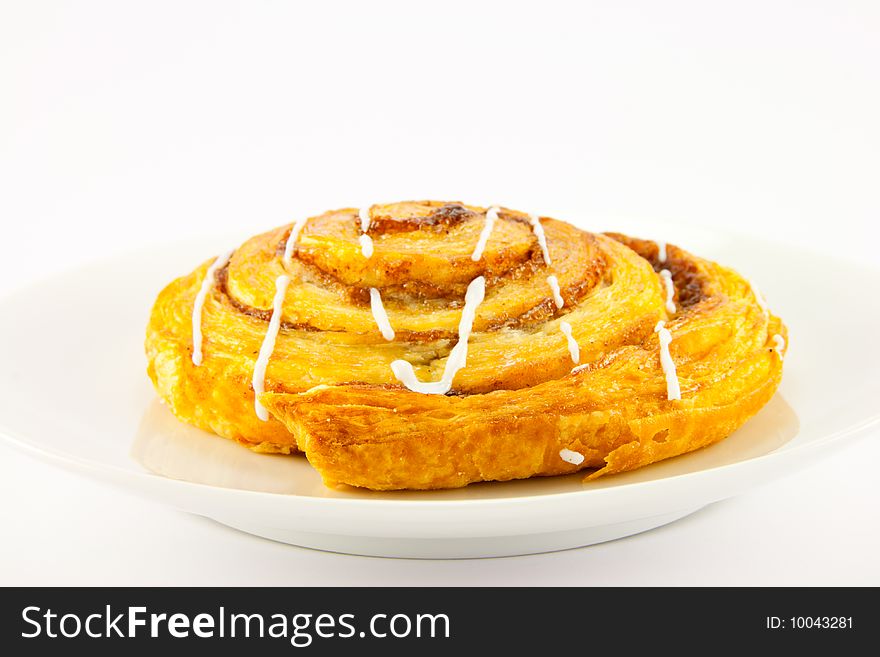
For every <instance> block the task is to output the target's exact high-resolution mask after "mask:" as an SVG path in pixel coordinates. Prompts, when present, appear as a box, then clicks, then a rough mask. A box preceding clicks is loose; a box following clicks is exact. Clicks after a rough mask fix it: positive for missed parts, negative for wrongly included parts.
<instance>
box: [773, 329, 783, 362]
mask: <svg viewBox="0 0 880 657" xmlns="http://www.w3.org/2000/svg"><path fill="white" fill-rule="evenodd" d="M773 344H774V345H775V346H776V353H777V354H778V355H779V360H785V353H784V352H785V338H783V337H782V336H781V335H779V334H778V333H777V334H776V335H774V336H773Z"/></svg>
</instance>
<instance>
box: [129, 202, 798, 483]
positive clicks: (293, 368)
mask: <svg viewBox="0 0 880 657" xmlns="http://www.w3.org/2000/svg"><path fill="white" fill-rule="evenodd" d="M787 344H788V335H787V332H786V328H785V326H784V325H783V324H782V322H781V320H780V319H779V318H778V317H776V316H775V315H773V314H772V313H771V312H770V310H769V309H768V307H767V305H766V302H765V301H764V299H763V297H762V296H761V294H760V292H759V291H758V290H757V289H756V288H754V287H753V286H752V284H751V283H750V282H749V281H747V280H746V279H745V278H743V277H742V276H740V275H739V274H737V273H736V272H735V271H733V270H731V269H729V268H726V267H723V266H721V265H718V264H715V263H713V262H710V261H708V260H704V259H702V258H699V257H697V256H695V255H692V254H690V253H688V252H687V251H685V250H683V249H681V248H679V247H677V246H674V245H672V244H669V245H667V244H666V243H664V242H653V241H649V240H643V239H636V238H633V237H628V236H625V235H621V234H619V233H604V234H596V233H590V232H586V231H583V230H580V229H578V228H575V227H574V226H572V225H570V224H568V223H565V222H563V221H559V220H556V219H551V218H549V217H539V216H536V215H532V214H528V213H524V212H519V211H515V210H511V209H508V208H503V207H498V206H492V207H487V208H484V207H477V206H471V205H465V204H462V203H451V202H449V203H447V202H437V201H420V202H403V203H391V204H384V205H373V206H370V207H367V208H344V209H341V210H335V211H331V212H327V213H324V214H321V215H318V216H315V217H309V218H302V219H299V220H297V221H296V222H294V223H293V224H291V225H287V226H282V227H279V228H276V229H274V230H270V231H268V232H266V233H263V234H261V235H258V236H256V237H253V238H251V239H249V240H248V241H246V242H245V243H244V244H242V245H240V246H238V247H236V248H234V249H233V250H232V251H230V252H229V253H225V254H222V255H220V256H215V257H213V258H211V259H209V260H206V261H205V262H204V263H202V264H201V265H200V266H199V267H198V268H196V270H195V271H193V272H192V273H190V274H188V275H186V276H183V277H181V278H179V279H177V280H175V281H174V282H172V283H171V284H170V285H168V286H167V287H166V288H165V289H164V290H163V291H162V292H161V293H160V294H159V297H158V299H157V300H156V302H155V305H154V307H153V310H152V314H151V317H150V322H149V326H148V329H147V339H146V352H147V357H148V361H149V366H148V372H149V375H150V377H151V379H152V380H153V383H154V385H155V387H156V390H157V391H158V393H159V395H161V397H162V398H163V399H164V400H165V401H166V402H167V404H168V406H169V407H170V409H171V410H172V412H173V413H174V414H175V415H176V416H177V417H178V418H179V419H181V420H183V421H184V422H188V423H190V424H193V425H195V426H198V427H201V428H203V429H207V430H208V431H211V432H213V433H216V434H218V435H220V436H224V437H226V438H231V439H233V440H236V441H238V442H240V443H241V444H243V445H245V446H247V447H250V448H251V449H254V450H256V451H260V452H281V453H285V454H289V453H294V452H304V453H305V455H306V457H307V458H308V460H309V462H310V463H311V464H312V465H313V466H314V467H315V468H316V469H317V470H318V471H319V472H320V474H321V475H322V477H323V478H324V480H325V482H327V483H328V484H336V483H342V484H349V485H352V486H359V487H364V488H370V489H376V490H390V489H433V488H450V487H458V486H464V485H467V484H469V483H472V482H477V481H492V480H508V479H517V478H526V477H533V476H540V475H557V474H566V473H572V472H576V471H579V470H584V471H586V474H587V476H588V478H595V477H599V476H603V475H606V474H611V473H616V472H621V471H624V470H631V469H633V468H638V467H640V466H643V465H647V464H649V463H653V462H655V461H659V460H661V459H666V458H669V457H673V456H676V455H679V454H683V453H685V452H689V451H691V450H695V449H698V448H700V447H703V446H706V445H709V444H711V443H713V442H716V441H718V440H720V439H722V438H724V437H725V436H728V435H729V434H730V433H731V432H733V431H734V430H735V429H736V428H737V427H739V426H740V425H741V424H742V423H743V422H745V421H746V420H747V419H748V418H750V417H751V416H752V415H754V414H755V413H756V412H757V411H758V410H759V409H760V408H761V407H762V406H763V405H764V404H766V403H767V401H768V400H769V399H770V398H771V397H772V395H773V393H774V391H775V390H776V387H777V386H778V384H779V381H780V378H781V376H782V366H783V356H784V351H785V349H786V345H787Z"/></svg>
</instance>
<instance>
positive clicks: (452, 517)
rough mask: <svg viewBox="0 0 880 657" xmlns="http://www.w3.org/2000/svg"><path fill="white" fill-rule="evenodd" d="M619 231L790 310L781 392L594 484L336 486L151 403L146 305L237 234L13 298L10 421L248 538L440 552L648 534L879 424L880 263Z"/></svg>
mask: <svg viewBox="0 0 880 657" xmlns="http://www.w3.org/2000/svg"><path fill="white" fill-rule="evenodd" d="M610 227H612V228H614V229H623V230H627V231H630V232H632V234H635V235H640V236H644V237H651V236H654V235H656V236H661V235H662V236H666V237H667V238H668V240H669V241H671V242H674V243H677V244H680V245H682V246H684V247H685V248H688V249H690V250H692V251H694V252H695V253H698V254H700V255H704V256H706V257H709V258H714V259H716V260H718V261H720V262H722V263H725V264H728V265H731V266H734V267H736V268H738V269H740V270H741V271H742V272H743V273H745V274H746V275H748V276H749V277H751V278H753V279H754V280H756V281H759V282H760V283H761V287H762V288H763V291H764V293H765V295H766V296H767V298H768V299H769V302H770V305H771V306H772V308H773V309H774V311H776V312H778V313H779V314H780V315H781V316H782V317H783V318H784V320H785V321H786V322H787V324H788V326H789V330H790V335H791V345H790V349H789V351H788V354H787V356H786V367H785V376H784V379H783V383H782V386H781V388H780V392H779V393H778V394H777V395H776V397H775V398H774V399H773V400H772V401H771V402H770V404H769V405H768V406H767V407H766V408H765V409H763V410H762V411H761V412H760V413H759V414H758V415H757V416H756V417H755V418H753V419H752V420H751V421H750V422H749V423H747V424H746V426H745V427H743V428H742V429H741V430H740V431H738V432H737V433H736V434H734V435H733V436H731V437H730V438H728V439H727V440H724V441H722V442H721V443H718V444H717V445H714V446H712V447H709V448H707V449H704V450H701V451H698V452H695V453H692V454H688V455H685V456H682V457H679V458H676V459H671V460H668V461H665V462H662V463H658V464H655V465H652V466H649V467H647V468H643V469H641V470H638V471H635V472H630V473H624V474H621V475H616V476H609V477H606V478H604V479H600V480H599V481H596V482H593V483H589V484H584V483H582V477H581V476H579V475H575V476H569V477H557V478H545V479H532V480H528V481H519V482H509V483H487V484H477V485H473V486H469V487H467V488H464V489H460V490H454V491H437V492H399V493H371V492H368V491H358V490H354V489H347V490H337V489H333V490H331V489H328V488H326V487H324V486H323V485H322V484H321V481H320V478H319V477H318V475H317V474H316V473H315V472H314V470H313V469H312V468H311V467H310V466H309V465H308V463H307V462H306V461H305V459H304V458H302V457H296V456H294V457H283V456H262V455H257V454H253V453H251V452H249V451H248V450H246V449H244V448H241V447H238V446H237V445H235V444H233V443H232V442H230V441H226V440H223V439H221V438H217V437H214V436H212V435H209V434H207V433H204V432H202V431H199V430H197V429H193V428H191V427H189V426H187V425H184V424H181V423H179V422H178V421H177V420H175V419H174V418H173V417H172V416H171V415H170V413H169V412H168V411H167V409H165V408H164V407H163V406H162V405H160V404H159V403H158V402H157V401H156V398H155V395H154V393H153V390H152V387H151V385H150V383H149V381H148V379H147V376H146V374H145V367H146V362H145V358H144V355H143V347H142V343H143V336H144V328H145V326H146V321H147V316H148V312H149V308H150V306H151V305H152V301H153V299H154V297H155V295H156V293H157V292H158V291H159V289H160V288H161V287H162V286H163V285H164V284H165V283H167V282H168V281H170V280H171V279H172V278H173V277H175V276H177V275H179V274H182V273H185V272H188V271H190V270H191V269H192V268H193V267H194V266H195V265H196V264H197V263H198V262H201V261H203V260H204V259H205V258H207V257H209V256H210V255H211V254H213V253H215V252H218V251H220V250H221V247H222V246H226V245H225V244H222V243H219V242H216V241H214V242H213V243H208V242H202V243H201V244H199V245H193V244H190V245H178V246H175V247H169V248H165V249H153V250H149V251H143V252H139V253H136V254H132V255H129V256H126V257H120V258H117V259H114V260H108V261H106V262H102V263H100V264H95V265H93V266H90V267H88V268H84V269H80V270H77V271H74V272H70V273H68V274H66V275H64V276H60V277H57V278H54V279H52V280H49V281H46V282H44V283H41V284H39V285H36V286H33V287H31V288H28V289H25V290H23V291H21V292H19V293H17V294H15V295H13V296H11V297H8V298H6V299H5V300H3V301H2V302H0V317H2V318H3V322H2V325H0V363H2V370H0V433H2V435H3V436H5V437H6V438H7V439H8V440H10V441H11V442H12V443H13V444H15V445H17V446H19V447H21V448H23V449H25V450H26V451H28V452H30V453H31V454H34V455H36V456H38V457H40V458H42V459H44V460H47V461H51V462H53V463H56V464H58V465H61V466H64V467H66V468H69V469H73V470H78V471H80V472H83V473H86V474H89V475H91V476H94V477H97V478H100V479H103V480H105V481H109V482H113V483H115V484H118V485H121V486H124V487H126V488H128V489H131V490H134V491H137V492H139V493H141V494H143V495H145V496H148V497H151V498H155V499H158V500H161V501H164V502H167V503H168V504H170V505H172V506H174V507H177V508H179V509H183V510H186V511H189V512H192V513H196V514H199V515H203V516H207V517H209V518H213V519H215V520H217V521H219V522H221V523H224V524H226V525H229V526H232V527H235V528H238V529H242V530H244V531H247V532H251V533H253V534H258V535H261V536H265V537H268V538H272V539H276V540H279V541H284V542H287V543H293V544H296V545H302V546H307V547H314V548H320V549H325V550H333V551H338V552H348V553H355V554H368V555H381V556H402V557H427V558H430V557H484V556H504V555H514V554H525V553H532V552H544V551H550V550H559V549H564V548H570V547H576V546H582V545H589V544H592V543H597V542H601V541H607V540H610V539H613V538H618V537H621V536H626V535H629V534H634V533H637V532H641V531H644V530H647V529H651V528H653V527H657V526H659V525H662V524H665V523H668V522H671V521H673V520H676V519H678V518H680V517H682V516H685V515H687V514H689V513H692V512H694V511H696V510H697V509H699V508H701V507H703V506H705V505H707V504H709V503H711V502H714V501H717V500H720V499H723V498H726V497H729V496H732V495H735V494H737V493H739V492H742V491H744V490H746V489H750V488H753V487H754V486H756V485H759V484H761V483H764V482H766V481H769V480H771V479H774V478H777V477H780V476H782V475H785V474H787V473H790V472H793V471H795V470H796V469H798V468H801V467H803V466H805V465H807V464H809V463H812V462H814V461H816V460H817V459H820V458H822V457H824V456H825V455H826V454H828V453H829V452H831V451H832V450H835V449H838V448H839V447H840V446H841V445H843V444H845V443H846V442H848V439H851V438H853V437H855V436H858V435H863V434H864V433H865V431H866V430H867V429H869V428H870V427H871V426H873V425H876V424H877V423H878V420H880V408H878V407H880V402H878V400H880V349H878V340H877V337H876V332H877V329H878V327H880V311H878V304H877V301H876V299H877V298H878V295H877V292H876V291H877V290H878V289H880V273H878V272H877V271H875V270H872V269H868V268H865V267H862V266H857V265H853V264H849V263H846V262H843V261H836V260H830V259H828V258H827V257H825V256H818V255H815V254H811V253H805V252H799V251H793V250H791V249H787V248H786V247H782V246H779V245H772V244H768V243H765V242H761V241H757V240H754V239H749V238H745V237H737V236H731V235H719V234H718V233H715V232H708V231H703V230H700V229H695V228H693V227H689V228H684V227H681V226H675V225H660V224H657V223H652V224H650V225H645V224H641V225H639V224H638V223H636V222H624V225H621V222H615V223H614V225H613V226H610ZM817 485H821V482H817Z"/></svg>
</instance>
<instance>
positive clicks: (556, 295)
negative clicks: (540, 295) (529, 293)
mask: <svg viewBox="0 0 880 657" xmlns="http://www.w3.org/2000/svg"><path fill="white" fill-rule="evenodd" d="M547 284H548V285H549V286H550V289H551V290H553V301H554V302H555V303H556V308H557V309H561V308H562V306H564V305H565V301H563V299H562V294H561V292H560V290H559V279H558V278H556V276H554V275H553V274H550V275H549V276H548V277H547Z"/></svg>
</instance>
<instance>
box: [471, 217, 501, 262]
mask: <svg viewBox="0 0 880 657" xmlns="http://www.w3.org/2000/svg"><path fill="white" fill-rule="evenodd" d="M496 221H498V207H497V206H494V205H493V206H492V207H491V208H489V209H488V210H487V211H486V223H485V224H483V230H482V232H481V233H480V239H479V240H477V245H476V246H475V247H474V252H473V253H472V254H471V260H473V261H474V262H477V261H478V260H479V259H480V258H482V257H483V250H484V249H485V248H486V242H488V241H489V235H490V234H491V233H492V227H493V226H494V225H495V222H496Z"/></svg>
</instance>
